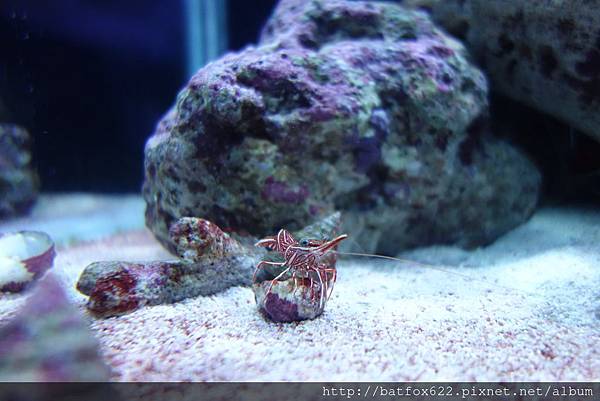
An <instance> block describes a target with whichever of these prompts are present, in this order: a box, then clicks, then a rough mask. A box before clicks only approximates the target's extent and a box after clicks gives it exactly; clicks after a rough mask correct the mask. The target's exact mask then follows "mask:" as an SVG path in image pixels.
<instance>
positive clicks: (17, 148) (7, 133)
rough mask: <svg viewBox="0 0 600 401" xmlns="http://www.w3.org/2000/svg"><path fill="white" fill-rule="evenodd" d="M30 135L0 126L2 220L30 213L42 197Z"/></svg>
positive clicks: (7, 126) (23, 130)
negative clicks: (32, 158) (37, 200)
mask: <svg viewBox="0 0 600 401" xmlns="http://www.w3.org/2000/svg"><path fill="white" fill-rule="evenodd" d="M29 143H30V138H29V134H28V133H27V131H26V130H25V129H23V128H21V127H18V126H16V125H12V124H0V219H1V218H6V217H14V216H17V215H20V214H23V213H26V212H27V211H29V209H30V208H31V206H32V205H33V203H34V202H35V200H36V198H37V195H38V178H37V174H36V173H35V171H34V170H33V168H32V166H31V153H30V148H29Z"/></svg>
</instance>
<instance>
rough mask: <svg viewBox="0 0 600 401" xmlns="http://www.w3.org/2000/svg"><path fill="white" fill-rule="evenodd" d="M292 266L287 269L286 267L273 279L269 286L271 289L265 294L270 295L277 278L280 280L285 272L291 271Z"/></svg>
mask: <svg viewBox="0 0 600 401" xmlns="http://www.w3.org/2000/svg"><path fill="white" fill-rule="evenodd" d="M291 268H292V267H291V266H290V267H288V268H287V269H285V270H284V271H282V272H281V273H280V274H279V275H278V276H277V277H275V278H274V279H273V280H271V285H270V286H269V289H268V290H267V293H266V294H265V295H269V294H270V293H271V289H272V288H273V284H275V282H276V281H277V280H279V279H280V278H281V276H283V275H284V274H285V273H287V272H288V271H290V269H291Z"/></svg>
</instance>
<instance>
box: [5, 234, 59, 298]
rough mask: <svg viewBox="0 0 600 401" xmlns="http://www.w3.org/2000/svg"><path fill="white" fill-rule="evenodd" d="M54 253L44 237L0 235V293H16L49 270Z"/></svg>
mask: <svg viewBox="0 0 600 401" xmlns="http://www.w3.org/2000/svg"><path fill="white" fill-rule="evenodd" d="M55 256H56V252H55V250H54V242H53V241H52V239H51V238H50V236H49V235H48V234H46V233H43V232H39V231H21V232H16V233H8V234H0V291H7V292H20V291H22V290H23V289H24V288H25V287H26V286H27V285H28V284H29V283H30V282H32V281H33V280H36V279H38V278H39V277H41V276H42V275H43V274H44V273H45V272H46V271H47V270H48V269H50V268H51V267H52V264H53V262H54V257H55Z"/></svg>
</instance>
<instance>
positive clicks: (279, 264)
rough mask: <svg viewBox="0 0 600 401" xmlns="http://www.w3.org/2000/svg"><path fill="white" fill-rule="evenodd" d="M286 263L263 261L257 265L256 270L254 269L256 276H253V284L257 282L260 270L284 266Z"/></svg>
mask: <svg viewBox="0 0 600 401" xmlns="http://www.w3.org/2000/svg"><path fill="white" fill-rule="evenodd" d="M284 265H285V262H267V261H265V260H263V261H261V262H260V263H259V264H257V265H256V269H254V274H253V275H252V282H253V283H254V282H255V281H256V274H257V273H258V269H260V268H261V267H264V266H284Z"/></svg>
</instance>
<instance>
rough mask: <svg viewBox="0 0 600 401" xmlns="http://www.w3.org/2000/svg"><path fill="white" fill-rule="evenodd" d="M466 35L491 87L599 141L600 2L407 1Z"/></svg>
mask: <svg viewBox="0 0 600 401" xmlns="http://www.w3.org/2000/svg"><path fill="white" fill-rule="evenodd" d="M406 3H407V4H408V3H410V5H413V6H417V7H424V8H427V9H429V10H431V11H432V15H433V18H434V19H435V20H436V21H437V22H439V23H440V24H441V25H442V26H444V27H445V28H446V29H448V31H449V32H451V33H453V34H455V35H457V36H458V37H460V38H462V39H464V40H465V41H466V43H467V45H468V47H469V49H470V50H471V51H472V52H473V54H474V55H475V56H476V58H477V59H478V60H479V61H480V62H481V64H482V66H483V67H484V69H485V70H486V72H487V73H489V76H490V78H491V80H492V83H493V89H494V90H498V91H499V92H501V93H503V94H504V95H506V96H508V97H510V98H512V99H514V100H517V101H520V102H522V103H525V104H527V105H529V106H531V107H534V108H536V109H538V110H540V111H543V112H545V113H548V114H551V115H553V116H555V117H557V118H559V119H561V120H563V121H565V122H566V123H568V124H570V125H572V126H573V127H575V128H578V129H579V130H581V131H583V132H585V133H587V134H588V135H590V136H591V137H593V138H595V139H596V140H598V141H600V1H599V0H553V1H540V0H535V1H532V0H515V1H504V0H407V1H406Z"/></svg>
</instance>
